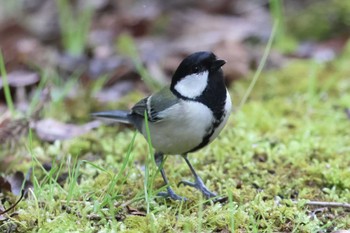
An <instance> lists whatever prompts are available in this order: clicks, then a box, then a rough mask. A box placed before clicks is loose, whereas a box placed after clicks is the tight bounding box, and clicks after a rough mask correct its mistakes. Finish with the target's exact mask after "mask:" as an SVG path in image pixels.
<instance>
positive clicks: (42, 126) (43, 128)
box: [34, 119, 101, 142]
mask: <svg viewBox="0 0 350 233" xmlns="http://www.w3.org/2000/svg"><path fill="white" fill-rule="evenodd" d="M100 125H101V122H99V121H91V122H89V123H86V124H84V125H74V124H66V123H63V122H59V121H56V120H54V119H43V120H40V121H37V122H36V123H35V124H34V129H35V131H36V133H37V135H38V137H39V138H40V139H41V140H43V141H48V142H53V141H56V140H66V139H71V138H74V137H78V136H80V135H83V134H85V133H87V132H89V131H90V130H92V129H94V128H97V127H99V126H100Z"/></svg>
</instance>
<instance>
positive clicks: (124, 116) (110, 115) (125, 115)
mask: <svg viewBox="0 0 350 233" xmlns="http://www.w3.org/2000/svg"><path fill="white" fill-rule="evenodd" d="M91 116H93V117H98V118H107V119H113V120H115V121H118V122H121V123H125V124H132V123H131V122H130V118H129V112H127V111H121V110H115V111H107V112H95V113H92V114H91Z"/></svg>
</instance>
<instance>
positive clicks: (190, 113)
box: [142, 100, 215, 154]
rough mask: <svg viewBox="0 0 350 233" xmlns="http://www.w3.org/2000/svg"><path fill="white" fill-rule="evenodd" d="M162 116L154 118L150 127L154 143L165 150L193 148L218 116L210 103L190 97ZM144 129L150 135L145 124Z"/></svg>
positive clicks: (171, 152)
mask: <svg viewBox="0 0 350 233" xmlns="http://www.w3.org/2000/svg"><path fill="white" fill-rule="evenodd" d="M158 116H159V117H160V118H162V120H160V121H158V122H150V123H149V130H150V135H151V140H152V144H153V147H154V148H155V149H156V150H157V151H159V152H163V153H165V154H183V153H186V152H188V151H191V150H192V149H193V148H195V147H196V146H198V145H199V144H200V143H201V142H202V140H203V137H204V136H205V135H206V134H207V133H208V131H210V130H211V127H212V124H213V121H214V120H215V119H214V116H213V113H212V111H211V110H210V109H209V108H208V107H207V106H206V105H204V104H202V103H200V102H196V101H190V100H181V101H179V103H177V104H175V105H173V106H171V107H170V108H168V109H166V110H164V111H163V112H160V113H159V115H158ZM142 133H143V135H147V134H146V129H145V128H144V129H143V130H142Z"/></svg>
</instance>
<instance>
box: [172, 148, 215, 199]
mask: <svg viewBox="0 0 350 233" xmlns="http://www.w3.org/2000/svg"><path fill="white" fill-rule="evenodd" d="M182 157H183V158H184V159H185V161H186V163H187V165H188V166H189V168H190V169H191V172H192V174H193V176H194V180H195V182H190V181H186V180H183V181H180V182H179V184H178V185H181V184H183V185H188V186H191V187H194V188H196V189H198V190H199V191H201V192H202V193H203V195H204V196H205V197H207V198H211V197H216V194H215V193H213V192H211V191H210V190H209V189H208V188H207V187H206V186H205V184H204V183H203V181H202V179H201V178H200V177H199V176H198V175H197V173H196V171H195V170H194V168H193V167H192V165H191V163H190V161H189V160H188V158H187V155H186V154H185V155H182Z"/></svg>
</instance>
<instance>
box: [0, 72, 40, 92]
mask: <svg viewBox="0 0 350 233" xmlns="http://www.w3.org/2000/svg"><path fill="white" fill-rule="evenodd" d="M7 81H8V84H9V85H10V86H12V87H25V86H29V85H33V84H35V83H37V82H38V81H39V75H38V74H37V73H34V72H30V71H25V70H16V71H13V72H11V73H8V74H7ZM2 86H3V83H2V78H1V79H0V88H2Z"/></svg>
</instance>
